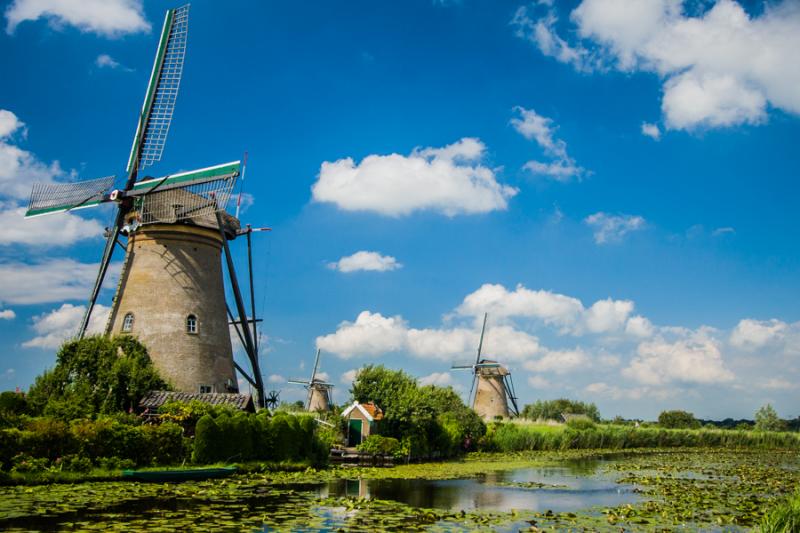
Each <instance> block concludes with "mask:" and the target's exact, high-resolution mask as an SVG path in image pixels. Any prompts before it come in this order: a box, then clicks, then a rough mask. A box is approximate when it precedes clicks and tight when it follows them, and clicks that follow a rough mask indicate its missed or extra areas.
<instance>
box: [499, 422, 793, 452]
mask: <svg viewBox="0 0 800 533" xmlns="http://www.w3.org/2000/svg"><path fill="white" fill-rule="evenodd" d="M674 447H680V448H683V447H711V448H714V447H719V448H757V449H791V450H800V434H798V433H789V432H773V431H731V430H715V429H663V428H653V427H649V428H634V427H630V426H616V425H610V424H608V425H597V426H594V427H589V428H586V429H576V428H571V427H568V426H561V427H557V428H554V427H553V426H541V425H534V424H516V423H496V424H493V425H492V426H490V428H489V431H488V432H487V434H486V437H485V439H484V449H487V450H494V451H500V452H515V451H527V450H571V449H593V448H606V449H626V448H674Z"/></svg>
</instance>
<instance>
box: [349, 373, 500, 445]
mask: <svg viewBox="0 0 800 533" xmlns="http://www.w3.org/2000/svg"><path fill="white" fill-rule="evenodd" d="M351 392H352V394H353V399H354V400H357V401H359V402H362V403H364V402H374V403H375V404H376V405H378V407H380V408H381V409H382V410H383V413H384V417H383V420H381V421H380V422H379V423H378V427H377V431H378V432H379V433H380V434H381V435H383V436H386V437H391V438H394V439H397V440H398V441H399V442H400V443H401V447H402V449H403V450H404V452H403V453H404V454H405V455H410V456H412V457H449V456H453V455H456V454H458V453H460V452H462V451H466V450H470V449H474V448H475V446H476V444H477V442H478V441H479V440H480V438H481V437H482V436H483V435H484V433H485V432H486V426H485V425H484V423H483V421H482V420H481V419H480V417H478V415H477V414H475V412H474V411H473V410H472V409H470V408H469V407H467V406H466V405H464V402H463V401H461V398H460V397H459V396H458V394H456V392H455V391H454V390H453V389H452V387H436V386H434V385H427V386H424V387H420V386H418V385H417V382H416V380H415V379H414V378H413V377H411V376H409V375H408V374H406V373H405V372H403V371H402V370H390V369H387V368H386V367H384V366H382V365H381V366H373V365H369V366H365V367H363V368H361V369H360V370H359V372H358V376H357V378H356V380H355V381H354V382H353V388H352V389H351Z"/></svg>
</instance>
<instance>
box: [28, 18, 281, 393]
mask: <svg viewBox="0 0 800 533" xmlns="http://www.w3.org/2000/svg"><path fill="white" fill-rule="evenodd" d="M188 25H189V6H188V5H186V6H183V7H179V8H176V9H169V10H167V13H166V16H165V19H164V26H163V28H162V31H161V36H160V38H159V42H158V48H157V50H156V57H155V61H154V63H153V70H152V72H151V75H150V81H149V82H148V85H147V91H146V92H145V98H144V104H143V105H142V110H141V113H140V115H139V119H138V123H137V126H136V133H135V135H134V138H133V145H132V147H131V151H130V156H129V158H128V163H127V166H126V175H127V178H126V179H125V181H124V185H123V187H122V188H120V189H113V186H114V182H115V180H116V178H115V176H109V177H105V178H99V179H94V180H84V181H79V182H73V183H60V184H58V183H57V184H53V183H49V184H35V185H34V186H33V190H32V192H31V199H30V204H29V206H28V211H27V212H26V214H25V216H26V217H34V216H41V215H49V214H53V213H58V212H64V211H71V210H74V209H82V208H87V207H93V206H97V205H100V204H104V203H113V204H115V205H116V217H115V220H114V223H113V225H112V226H111V227H109V228H108V229H107V231H106V244H105V247H104V249H103V257H102V259H101V261H100V268H99V271H98V274H97V278H96V279H95V283H94V287H93V289H92V292H91V294H90V297H89V302H88V305H87V307H86V313H85V314H84V317H83V320H82V322H81V325H80V328H79V331H78V335H77V337H78V338H82V337H83V336H84V335H85V333H86V329H87V326H88V324H89V319H90V318H91V314H92V311H93V309H94V306H95V303H96V301H97V297H98V295H99V293H100V288H101V287H102V285H103V280H104V278H105V275H106V272H107V270H108V266H109V264H110V263H111V258H112V255H113V253H114V251H115V249H116V248H117V247H118V246H119V247H122V248H124V249H125V258H124V260H123V264H122V272H121V274H120V279H119V282H118V285H117V291H116V294H115V296H114V300H113V303H112V306H111V313H110V316H109V319H108V322H107V325H106V330H105V333H106V334H107V335H134V336H136V337H137V338H138V339H139V340H141V341H142V342H143V344H144V345H145V346H146V347H147V349H148V352H149V354H150V357H151V358H152V360H153V363H154V365H155V366H156V368H157V369H158V370H159V372H160V374H161V376H162V377H163V378H165V379H166V380H167V381H169V382H170V383H171V384H172V385H173V386H174V387H175V388H176V389H177V390H178V391H181V392H194V393H197V392H200V393H211V392H217V393H225V392H238V386H237V380H236V373H235V372H236V370H238V371H239V373H240V374H241V375H242V377H244V378H245V379H246V380H247V381H248V382H250V384H251V385H252V386H253V387H254V388H255V390H256V393H257V397H256V401H257V403H258V405H259V406H260V407H263V406H264V399H265V397H264V385H263V380H262V378H261V371H260V369H259V361H258V335H257V331H256V322H257V320H256V318H255V303H254V302H255V299H254V295H253V280H252V254H251V246H250V243H251V240H250V234H251V233H252V232H254V231H261V230H264V229H268V228H260V229H253V228H251V227H250V226H249V225H248V226H247V228H246V229H244V230H243V229H242V228H241V227H240V224H239V221H238V219H237V218H236V217H234V216H232V215H230V214H228V213H227V212H226V211H225V208H226V206H227V204H228V201H229V199H230V197H231V194H232V191H233V188H234V185H235V184H236V180H237V178H238V177H239V176H240V175H241V174H242V173H243V166H242V164H241V163H240V162H239V161H234V162H231V163H225V164H222V165H216V166H212V167H207V168H201V169H198V170H192V171H188V172H181V173H178V174H171V175H167V176H164V177H161V178H152V177H149V176H144V177H141V176H140V175H139V174H140V171H141V170H142V169H143V168H145V167H147V166H149V165H152V164H154V163H155V162H158V161H160V160H161V154H162V152H163V150H164V145H165V143H166V139H167V133H168V131H169V126H170V123H171V121H172V114H173V111H174V108H175V101H176V99H177V95H178V88H179V86H180V81H181V77H182V73H183V63H184V57H185V54H186V43H187V34H188ZM237 214H238V213H237ZM238 235H246V237H247V251H248V264H249V266H250V303H251V315H252V317H251V318H248V316H247V311H246V310H245V307H244V302H243V300H242V296H241V292H240V290H239V283H238V280H237V278H236V273H235V269H234V264H233V259H232V257H231V254H230V250H229V248H228V241H229V240H233V239H235V238H236V237H237V236H238ZM123 237H126V238H127V243H126V244H123V243H122V242H121V241H120V238H123ZM223 251H224V255H225V260H226V263H227V272H228V274H229V276H230V283H231V289H232V293H233V296H234V301H235V304H236V308H235V309H236V312H237V313H238V318H234V316H233V314H232V313H231V311H230V309H229V308H228V306H227V303H226V301H225V285H224V281H223V269H222V264H221V258H222V253H223ZM231 325H232V326H234V328H235V331H236V333H237V335H238V337H239V339H240V340H241V343H242V346H243V347H244V349H245V352H246V353H247V357H248V359H249V361H250V365H251V370H252V377H251V376H250V375H248V374H247V372H246V371H245V370H244V369H242V368H241V367H240V366H239V365H237V364H236V363H235V362H234V359H233V350H232V346H231V333H230V326H231Z"/></svg>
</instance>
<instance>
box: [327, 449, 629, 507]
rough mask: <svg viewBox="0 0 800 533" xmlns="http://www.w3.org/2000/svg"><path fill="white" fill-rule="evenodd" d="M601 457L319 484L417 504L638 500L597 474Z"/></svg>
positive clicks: (337, 491) (333, 491)
mask: <svg viewBox="0 0 800 533" xmlns="http://www.w3.org/2000/svg"><path fill="white" fill-rule="evenodd" d="M600 464H601V461H573V462H569V463H564V464H563V466H549V467H535V468H522V469H516V470H505V471H495V472H489V473H486V474H483V475H480V476H477V477H475V478H470V479H446V480H425V479H371V480H365V479H352V480H341V479H340V480H336V481H332V482H330V483H327V484H323V485H319V486H317V488H316V490H317V493H318V494H319V496H320V497H328V496H334V497H339V496H348V497H358V498H376V499H381V500H394V501H398V502H402V503H405V504H407V505H411V506H413V507H426V508H434V509H444V510H448V511H458V510H461V509H463V510H478V509H479V510H491V511H511V510H512V509H517V510H523V509H526V510H532V511H546V510H548V509H550V510H552V511H554V512H566V511H576V510H579V509H586V508H589V507H594V506H616V505H621V504H625V503H634V502H636V501H639V499H640V496H639V495H638V494H636V493H635V492H633V490H632V489H633V488H634V487H633V486H630V485H621V484H618V483H616V482H615V478H613V477H611V476H610V475H607V474H601V473H598V468H599V466H600Z"/></svg>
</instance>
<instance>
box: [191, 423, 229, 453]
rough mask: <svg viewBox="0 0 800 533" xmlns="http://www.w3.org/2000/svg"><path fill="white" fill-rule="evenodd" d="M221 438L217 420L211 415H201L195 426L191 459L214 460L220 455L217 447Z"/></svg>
mask: <svg viewBox="0 0 800 533" xmlns="http://www.w3.org/2000/svg"><path fill="white" fill-rule="evenodd" d="M223 438H224V436H223V434H222V431H220V427H219V425H218V424H217V421H216V420H214V418H213V417H212V416H211V415H204V416H202V417H201V418H200V420H198V421H197V427H195V434H194V451H193V453H192V461H194V462H195V463H214V462H216V461H217V460H218V457H219V456H220V455H221V454H220V452H219V447H220V441H221V440H222V439H223Z"/></svg>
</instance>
